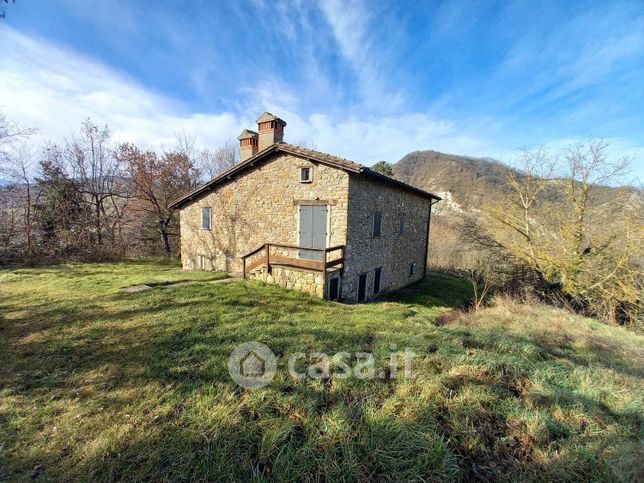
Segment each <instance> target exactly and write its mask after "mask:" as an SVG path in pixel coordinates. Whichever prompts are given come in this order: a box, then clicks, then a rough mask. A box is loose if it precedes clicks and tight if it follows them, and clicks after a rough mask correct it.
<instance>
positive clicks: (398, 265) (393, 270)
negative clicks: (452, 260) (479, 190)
mask: <svg viewBox="0 0 644 483" xmlns="http://www.w3.org/2000/svg"><path fill="white" fill-rule="evenodd" d="M429 210H430V200H429V199H427V198H424V197H422V196H420V195H418V194H415V193H413V192H410V191H406V190H403V189H400V188H397V187H394V186H391V185H386V184H384V183H382V182H379V181H377V180H372V179H369V178H366V177H362V176H352V177H351V180H350V183H349V213H348V231H347V240H346V254H345V269H344V274H343V276H342V287H341V293H342V298H343V299H344V300H357V295H358V293H357V292H358V290H357V288H358V276H359V275H360V274H363V273H366V274H367V290H366V296H367V299H369V298H372V297H373V296H374V294H373V282H374V271H375V269H376V268H379V267H382V274H381V289H380V290H381V292H380V293H381V294H382V293H386V292H388V291H391V290H395V289H397V288H400V287H404V286H405V285H409V284H410V283H413V282H416V281H418V280H420V279H421V278H423V269H424V267H425V247H426V241H427V235H428V225H427V223H428V215H429ZM376 211H379V212H381V213H382V234H381V237H380V238H373V237H372V226H373V214H374V212H376ZM401 216H404V218H405V229H404V233H403V234H402V235H400V234H399V222H400V217H401ZM412 263H414V274H413V276H409V266H410V264H412Z"/></svg>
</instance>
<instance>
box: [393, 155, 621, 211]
mask: <svg viewBox="0 0 644 483" xmlns="http://www.w3.org/2000/svg"><path fill="white" fill-rule="evenodd" d="M393 168H394V175H395V177H396V178H398V179H400V180H401V181H404V182H406V183H409V184H411V185H413V186H417V187H419V188H421V189H424V190H427V191H430V192H432V193H435V194H437V195H439V196H441V197H442V198H443V201H442V202H441V203H439V205H437V208H438V210H437V212H438V213H445V212H450V211H451V212H460V211H461V210H462V211H471V210H472V209H476V208H477V207H478V206H479V205H481V204H482V203H483V202H485V201H487V202H490V201H494V200H495V199H496V198H498V197H500V196H503V192H504V191H505V190H507V189H508V187H507V174H508V171H509V170H512V168H511V167H509V166H508V165H506V164H504V163H502V162H500V161H497V160H494V159H490V158H474V157H470V156H461V155H455V154H445V153H440V152H438V151H414V152H411V153H409V154H407V155H406V156H404V157H403V158H402V159H401V160H400V161H398V162H397V163H396V164H394V165H393ZM515 173H516V174H517V175H518V176H519V177H520V174H519V173H518V172H516V171H515ZM564 186H565V183H564V181H563V180H553V181H552V182H551V183H549V186H548V187H546V189H545V190H544V191H543V193H542V194H541V198H542V199H547V200H549V201H562V200H563V196H564V192H563V190H564ZM614 190H615V188H611V187H606V186H601V187H598V191H597V195H598V198H599V199H600V200H602V201H604V200H607V199H608V198H609V197H610V196H611V195H612V194H614Z"/></svg>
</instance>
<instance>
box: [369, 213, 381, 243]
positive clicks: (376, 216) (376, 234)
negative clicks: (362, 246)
mask: <svg viewBox="0 0 644 483" xmlns="http://www.w3.org/2000/svg"><path fill="white" fill-rule="evenodd" d="M371 236H372V237H373V238H380V237H381V236H382V213H381V212H379V211H374V212H373V224H372V230H371Z"/></svg>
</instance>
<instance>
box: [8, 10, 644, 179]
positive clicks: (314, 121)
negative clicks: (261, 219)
mask: <svg viewBox="0 0 644 483" xmlns="http://www.w3.org/2000/svg"><path fill="white" fill-rule="evenodd" d="M6 9H7V17H6V19H4V20H0V46H2V47H0V48H1V49H2V51H1V52H0V53H1V55H0V106H1V107H0V108H2V109H3V110H4V111H5V112H6V113H7V114H8V115H9V116H10V117H12V118H13V119H15V120H17V121H20V122H22V123H24V124H28V125H32V126H34V127H37V128H39V129H40V137H42V138H52V137H54V138H55V137H62V136H65V135H68V134H69V133H70V132H71V131H73V130H75V129H76V128H77V127H78V126H79V125H80V122H81V121H82V120H83V119H84V118H86V117H91V118H93V119H94V120H96V121H99V122H106V123H108V124H109V125H110V127H111V128H112V130H113V132H114V134H115V136H116V137H117V138H118V139H120V140H132V141H135V142H137V143H140V144H142V145H144V146H147V147H155V146H160V145H167V144H171V143H172V142H173V139H174V135H175V133H176V132H179V131H185V132H192V133H194V134H195V135H196V136H197V138H198V141H199V142H200V143H201V144H202V145H207V146H211V147H215V146H217V145H219V144H221V143H223V142H224V141H225V140H227V139H230V138H233V137H235V136H237V135H238V134H239V132H240V131H241V129H242V128H244V127H250V128H253V127H254V120H255V119H256V118H257V117H258V116H259V115H260V114H261V113H262V112H263V111H264V110H269V111H271V112H273V113H274V114H277V115H280V116H281V117H283V118H284V119H285V120H286V121H287V123H288V125H287V127H286V138H287V140H291V141H295V140H302V139H307V140H308V141H309V142H311V143H314V144H315V145H316V146H317V148H318V149H320V150H323V151H327V152H330V153H333V154H338V155H342V156H345V157H348V158H351V159H354V160H356V161H359V162H363V163H365V164H372V163H373V162H375V161H377V160H379V159H385V160H387V161H392V162H394V161H397V160H398V159H399V158H400V157H402V156H403V155H404V154H406V153H407V152H409V151H413V150H421V149H436V150H440V151H444V152H450V153H457V154H468V155H474V156H490V157H496V158H500V159H506V160H507V159H508V158H510V157H511V156H512V154H513V153H515V152H516V150H517V149H518V148H521V147H537V146H540V145H546V146H549V147H551V148H553V149H556V148H557V147H559V146H562V145H565V144H567V143H570V142H572V141H574V140H578V139H581V140H583V139H587V138H588V137H591V136H601V137H603V138H605V139H607V140H608V141H609V142H610V143H611V148H610V149H611V155H612V156H621V155H624V154H634V155H636V156H637V157H638V158H637V160H636V170H635V171H636V174H639V176H640V177H642V175H643V174H644V160H643V159H644V115H643V113H644V87H643V86H644V2H642V1H639V0H634V1H624V2H619V1H607V2H600V1H595V2H572V1H562V2H548V1H542V2H535V1H526V2H520V1H517V2H513V1H502V2H491V1H490V2H481V1H474V2H467V1H449V2H411V1H410V2H405V1H392V2H386V1H378V2H367V1H360V0H355V1H339V0H333V1H320V2H315V1H295V2H285V1H280V0H272V1H271V0H255V1H248V2H242V1H230V2H225V1H202V2H199V1H190V2H177V1H176V0H175V1H156V2H149V1H143V0H139V1H130V2H118V3H117V2H113V1H94V2H90V1H62V0H49V1H47V2H40V1H30V0H17V1H16V3H15V4H9V5H8V6H7V7H6Z"/></svg>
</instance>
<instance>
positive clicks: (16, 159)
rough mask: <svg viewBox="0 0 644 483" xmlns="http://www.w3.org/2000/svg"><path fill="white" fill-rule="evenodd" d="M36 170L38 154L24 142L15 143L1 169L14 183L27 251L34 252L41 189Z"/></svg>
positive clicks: (15, 198)
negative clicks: (34, 210) (36, 179)
mask: <svg viewBox="0 0 644 483" xmlns="http://www.w3.org/2000/svg"><path fill="white" fill-rule="evenodd" d="M35 170H36V152H35V150H34V148H33V147H31V146H29V145H27V144H26V143H24V142H20V143H14V144H13V146H12V149H11V151H10V152H8V153H7V157H6V159H5V162H4V163H3V165H2V168H0V172H1V173H2V174H3V176H7V177H8V178H9V179H10V180H11V181H13V183H14V185H15V186H14V188H15V189H14V200H15V201H16V202H17V206H15V208H16V209H18V211H19V212H20V214H19V219H20V220H21V222H20V223H19V224H20V225H21V228H22V230H23V233H24V239H25V241H26V243H27V249H28V250H29V251H31V250H32V248H33V244H34V240H33V226H34V217H33V206H34V203H37V202H38V198H39V196H40V189H39V186H38V185H37V184H34V181H33V175H34V173H35Z"/></svg>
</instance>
